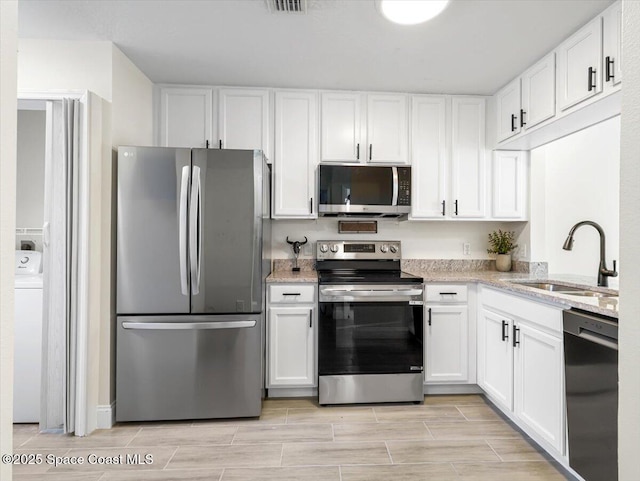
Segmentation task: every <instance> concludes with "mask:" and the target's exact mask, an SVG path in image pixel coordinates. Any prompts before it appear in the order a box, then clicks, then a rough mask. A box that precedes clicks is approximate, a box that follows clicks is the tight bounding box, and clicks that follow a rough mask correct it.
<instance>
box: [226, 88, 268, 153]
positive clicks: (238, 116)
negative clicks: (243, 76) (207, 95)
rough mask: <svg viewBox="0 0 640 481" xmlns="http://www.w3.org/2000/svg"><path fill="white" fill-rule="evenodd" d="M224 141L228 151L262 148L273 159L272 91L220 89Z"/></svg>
mask: <svg viewBox="0 0 640 481" xmlns="http://www.w3.org/2000/svg"><path fill="white" fill-rule="evenodd" d="M218 123H219V130H220V140H221V141H222V148H224V149H260V150H262V151H263V152H264V154H265V155H266V156H267V158H268V159H271V151H270V142H269V91H268V90H249V89H220V90H219V100H218Z"/></svg>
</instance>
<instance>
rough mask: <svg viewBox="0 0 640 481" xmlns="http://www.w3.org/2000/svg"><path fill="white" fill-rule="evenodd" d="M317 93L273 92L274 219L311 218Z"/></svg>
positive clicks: (315, 211)
mask: <svg viewBox="0 0 640 481" xmlns="http://www.w3.org/2000/svg"><path fill="white" fill-rule="evenodd" d="M317 164H318V94H317V93H316V92H305V91H301V90H287V91H277V92H276V93H275V158H274V186H273V190H274V209H273V217H274V218H296V219H314V218H316V217H317V209H316V207H315V205H314V203H317V202H316V201H317V199H314V197H315V195H314V192H315V172H316V166H317Z"/></svg>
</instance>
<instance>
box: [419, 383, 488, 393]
mask: <svg viewBox="0 0 640 481" xmlns="http://www.w3.org/2000/svg"><path fill="white" fill-rule="evenodd" d="M422 392H424V393H425V394H483V393H484V391H483V390H482V389H481V388H480V387H479V386H478V385H477V384H425V385H424V387H423V391H422Z"/></svg>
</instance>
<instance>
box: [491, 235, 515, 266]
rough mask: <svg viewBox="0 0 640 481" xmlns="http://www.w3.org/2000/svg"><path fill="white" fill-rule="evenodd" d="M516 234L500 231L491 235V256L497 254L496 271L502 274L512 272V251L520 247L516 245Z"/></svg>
mask: <svg viewBox="0 0 640 481" xmlns="http://www.w3.org/2000/svg"><path fill="white" fill-rule="evenodd" d="M515 240H516V233H515V232H514V231H502V230H500V229H498V230H497V231H493V232H492V233H491V234H489V247H490V248H489V249H487V252H488V253H489V254H496V269H497V270H499V271H500V272H508V271H510V270H511V251H513V249H515V248H516V247H518V245H517V244H515Z"/></svg>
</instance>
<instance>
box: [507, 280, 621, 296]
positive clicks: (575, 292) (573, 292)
mask: <svg viewBox="0 0 640 481" xmlns="http://www.w3.org/2000/svg"><path fill="white" fill-rule="evenodd" d="M517 284H519V285H521V286H527V287H533V288H534V289H540V290H543V291H550V292H556V293H558V294H565V295H567V296H577V297H607V298H609V297H614V298H615V297H617V296H616V295H615V294H610V293H607V292H599V291H592V290H590V289H585V288H584V287H573V286H566V285H564V284H555V283H552V282H517Z"/></svg>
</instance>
